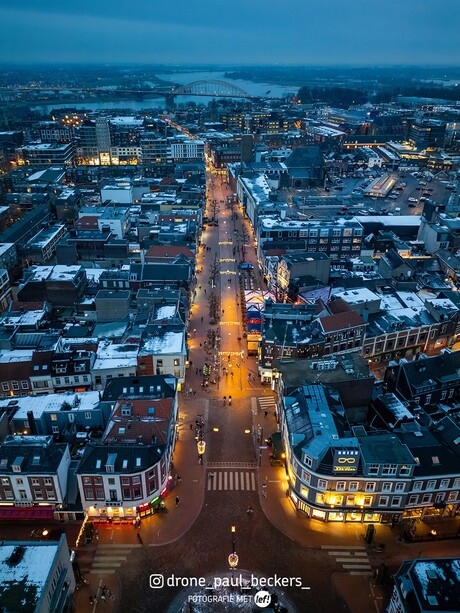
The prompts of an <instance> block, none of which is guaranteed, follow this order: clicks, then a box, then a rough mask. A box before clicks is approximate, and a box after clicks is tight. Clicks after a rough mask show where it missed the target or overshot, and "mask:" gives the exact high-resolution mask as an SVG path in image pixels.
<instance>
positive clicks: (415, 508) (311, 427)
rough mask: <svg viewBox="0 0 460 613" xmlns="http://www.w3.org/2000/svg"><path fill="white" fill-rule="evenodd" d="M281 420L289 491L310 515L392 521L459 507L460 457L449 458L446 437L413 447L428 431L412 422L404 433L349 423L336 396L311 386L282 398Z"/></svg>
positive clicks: (442, 513)
mask: <svg viewBox="0 0 460 613" xmlns="http://www.w3.org/2000/svg"><path fill="white" fill-rule="evenodd" d="M280 423H281V432H282V439H283V445H284V448H285V452H286V465H287V472H288V479H289V496H290V499H291V500H292V502H293V504H294V505H295V507H296V509H297V510H299V511H302V512H303V513H305V514H306V515H307V516H308V517H310V518H312V519H319V520H322V521H325V522H372V523H391V524H394V523H397V522H400V521H402V520H404V519H406V518H411V517H423V516H426V515H434V516H443V517H451V516H452V517H453V516H454V515H455V514H456V513H457V511H458V507H459V502H458V501H459V499H460V493H459V490H460V478H459V477H458V474H459V469H460V456H459V454H458V453H457V454H456V457H455V459H454V456H452V461H451V463H450V464H449V463H447V462H446V461H445V458H447V453H448V452H449V450H448V448H447V444H444V442H443V441H437V442H438V444H437V446H436V450H435V451H434V450H433V445H434V443H433V441H432V440H430V441H429V442H426V443H425V444H427V445H428V444H429V443H431V445H432V446H431V447H428V448H427V451H425V450H423V448H421V447H420V446H417V444H418V445H420V443H419V441H423V438H424V437H428V436H429V433H428V432H424V431H423V428H420V427H419V425H418V424H417V423H416V422H415V421H414V422H411V424H410V426H409V425H405V426H404V424H402V425H401V432H399V431H398V432H396V431H394V430H391V429H388V430H387V431H385V430H383V429H382V430H379V431H377V430H376V429H375V428H374V429H370V428H366V427H365V426H353V427H352V426H350V425H349V424H348V422H347V420H346V416H345V411H344V409H343V407H342V405H341V404H340V401H338V400H337V399H334V398H333V397H332V396H331V395H330V394H329V393H328V392H327V391H326V390H325V388H323V386H320V385H310V386H303V387H298V388H296V389H295V390H293V391H292V392H290V393H289V394H288V395H287V396H285V397H284V398H283V399H282V406H281V407H280ZM415 432H420V434H418V435H416V434H415ZM435 453H436V455H432V456H431V455H430V454H435ZM451 455H452V454H451ZM428 456H430V457H428ZM430 460H431V462H430Z"/></svg>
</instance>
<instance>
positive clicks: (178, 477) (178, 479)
mask: <svg viewBox="0 0 460 613" xmlns="http://www.w3.org/2000/svg"><path fill="white" fill-rule="evenodd" d="M181 479H182V477H181V476H180V475H176V481H177V483H180V480H181Z"/></svg>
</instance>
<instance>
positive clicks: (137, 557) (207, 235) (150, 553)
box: [120, 173, 346, 612]
mask: <svg viewBox="0 0 460 613" xmlns="http://www.w3.org/2000/svg"><path fill="white" fill-rule="evenodd" d="M230 193H231V192H230V190H229V188H228V186H227V185H226V184H225V183H224V182H223V181H222V178H221V176H219V175H211V174H210V173H208V202H210V203H212V201H213V200H217V201H218V203H219V206H220V210H219V212H218V214H217V217H218V220H219V226H218V227H215V226H208V227H207V228H206V230H205V231H204V232H203V234H202V237H201V244H202V245H206V247H207V248H210V249H203V248H201V249H200V251H199V255H198V259H197V270H202V272H201V273H199V275H198V279H197V286H196V298H195V301H194V305H193V309H192V316H191V321H190V329H191V330H192V331H193V330H196V333H193V332H192V334H191V341H190V360H191V361H192V364H193V366H192V368H191V369H190V371H189V372H190V376H189V377H188V379H187V385H190V386H191V387H193V388H194V389H196V390H197V396H196V399H194V402H196V406H197V414H198V413H199V414H203V415H204V417H203V419H204V421H205V426H204V429H205V431H206V436H205V439H206V443H207V445H206V452H205V455H204V465H203V471H205V473H206V485H205V488H206V492H205V503H204V506H203V508H202V511H201V513H200V516H199V518H198V520H197V521H196V522H195V523H194V524H193V526H192V527H191V528H190V530H189V531H188V532H187V533H186V534H185V535H184V536H183V537H182V538H180V539H179V540H178V541H176V542H175V543H174V544H171V545H166V546H162V547H148V548H143V549H142V548H141V549H137V550H134V551H133V553H132V555H131V557H130V561H129V565H125V566H124V567H123V570H122V572H121V575H120V578H121V583H122V601H121V603H120V610H122V611H124V610H128V609H127V608H125V607H129V610H130V611H136V612H141V611H151V610H152V605H153V603H155V610H158V611H166V610H167V609H168V606H169V605H170V603H171V601H172V600H173V599H174V598H176V597H177V594H178V592H180V589H179V588H165V589H162V590H158V591H154V592H153V591H152V590H150V589H149V588H148V576H149V574H150V573H154V572H161V573H163V574H164V575H166V576H169V575H171V574H172V573H174V574H175V575H176V576H184V577H189V576H197V575H199V576H204V575H206V576H209V575H211V576H217V575H219V576H220V575H221V574H222V573H226V572H228V562H227V558H228V555H229V554H230V553H231V550H232V538H231V534H232V533H231V526H235V527H236V533H235V534H236V541H235V542H236V551H237V554H238V556H239V559H240V563H239V567H238V568H239V569H240V568H241V569H242V570H244V571H248V572H250V573H251V572H252V573H258V574H260V575H264V576H266V577H272V576H273V575H274V574H275V573H276V574H277V575H278V576H280V575H281V576H283V577H299V580H301V581H302V583H303V585H304V586H308V587H311V589H310V590H308V591H303V590H302V589H300V588H299V587H296V588H289V589H285V595H286V597H287V599H288V600H289V601H290V602H291V603H293V604H292V605H289V607H288V610H289V611H293V612H294V611H304V610H306V609H305V606H307V607H308V610H311V611H319V610H327V611H346V608H345V606H344V604H343V602H342V601H341V599H340V598H339V597H338V596H337V595H336V593H335V592H334V590H331V577H332V574H333V573H334V572H335V571H337V564H336V561H335V559H334V558H332V557H331V556H329V555H328V554H327V551H322V550H321V549H316V548H315V549H313V548H312V549H307V548H305V547H302V546H301V545H299V544H297V543H296V542H295V541H293V540H292V539H290V538H288V537H286V536H285V535H284V534H282V533H281V532H279V531H278V530H277V529H276V528H275V527H274V526H273V525H272V524H271V523H270V522H269V521H268V519H267V518H266V517H265V515H264V513H263V511H262V508H261V506H260V503H259V499H260V496H261V495H262V483H261V482H260V481H261V480H260V478H259V475H258V471H257V457H256V455H257V454H256V450H255V447H254V438H253V436H252V427H253V413H252V406H253V402H252V401H253V399H254V398H258V397H264V396H271V395H272V392H271V390H269V389H267V388H262V387H261V386H260V384H259V382H258V379H257V380H256V381H255V382H254V380H251V381H250V382H249V381H248V378H247V375H248V373H251V375H254V374H256V373H257V363H256V359H257V358H255V357H250V358H248V357H247V354H246V351H245V353H244V358H243V357H242V354H241V350H242V349H243V348H244V349H245V347H244V344H243V343H244V340H243V328H242V321H241V310H240V308H241V307H240V304H239V287H238V282H237V279H238V257H239V256H238V254H241V247H242V237H243V224H247V221H244V220H243V219H242V215H241V211H239V210H238V206H235V212H236V213H237V216H236V220H232V211H231V209H229V208H227V207H226V198H227V195H229V194H230ZM221 201H224V203H223V204H222V203H221ZM206 216H208V217H210V216H211V210H210V208H209V207H208V210H207V211H206ZM246 234H247V235H249V227H248V226H247V225H246ZM249 236H251V235H249ZM234 246H235V247H237V254H236V255H237V257H234V255H233V247H234ZM215 254H217V256H218V259H219V261H220V264H221V273H220V275H219V279H218V282H217V289H218V291H219V292H220V297H221V304H222V310H223V314H222V318H221V321H220V322H219V326H218V328H219V330H220V336H221V351H220V354H219V356H220V362H221V365H220V375H221V379H220V381H219V384H218V388H219V389H217V384H216V385H214V386H211V387H212V389H211V391H210V392H209V393H208V392H206V391H205V390H204V389H203V388H202V387H201V386H200V384H199V382H200V378H199V376H198V377H197V374H196V369H197V368H201V367H202V365H203V364H204V362H205V361H207V360H209V356H208V354H206V353H205V351H204V348H203V347H202V346H201V347H200V343H201V344H203V339H204V338H205V337H206V332H207V329H208V328H209V323H208V321H207V319H208V306H207V299H208V296H209V289H210V287H211V286H210V285H209V266H210V264H211V263H212V261H213V259H214V257H215ZM245 259H246V261H250V262H252V263H253V264H254V265H256V258H255V250H254V249H253V248H252V238H249V239H248V241H247V243H246V246H245ZM229 280H231V282H230V283H229ZM205 290H206V293H205ZM201 318H203V322H202V321H201ZM239 339H241V340H239ZM229 356H230V360H229ZM224 366H225V368H226V371H227V373H233V375H232V374H227V375H225V374H224V373H223V367H224ZM189 381H190V383H189ZM224 396H226V397H227V401H226V404H225V405H224V402H223V397H224ZM229 396H232V405H231V406H229V404H228V398H229ZM203 407H205V408H203ZM273 421H274V420H273ZM216 427H218V428H219V431H218V432H214V431H213V429H214V428H216ZM274 427H275V426H274V425H273V426H272V428H274ZM267 428H268V426H267ZM267 434H268V431H267ZM257 453H258V451H257ZM210 475H212V476H210ZM238 480H239V487H238V488H237V487H236V484H237V482H238ZM243 483H244V489H242V487H241V486H242V484H243ZM185 502H186V501H184V502H181V504H183V503H185ZM249 506H250V507H252V509H253V510H254V514H253V515H248V513H247V509H248V507H249ZM318 568H321V572H320V573H318V572H317V569H318ZM215 610H216V611H217V610H218V609H217V608H216V609H215Z"/></svg>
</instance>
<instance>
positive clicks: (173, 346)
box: [139, 331, 185, 355]
mask: <svg viewBox="0 0 460 613" xmlns="http://www.w3.org/2000/svg"><path fill="white" fill-rule="evenodd" d="M184 345H185V342H184V332H183V331H181V332H173V331H168V332H165V333H164V334H161V333H159V334H157V335H155V336H149V337H148V338H146V339H145V341H144V342H143V344H142V348H141V350H140V351H139V355H149V354H154V355H165V354H178V353H183V352H184V351H185V347H184Z"/></svg>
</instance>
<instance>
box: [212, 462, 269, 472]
mask: <svg viewBox="0 0 460 613" xmlns="http://www.w3.org/2000/svg"><path fill="white" fill-rule="evenodd" d="M206 468H207V469H208V470H210V469H211V468H213V469H216V468H217V469H221V470H224V469H227V470H228V469H232V468H233V469H238V468H241V469H244V470H252V469H256V468H257V463H256V462H208V464H207V465H206Z"/></svg>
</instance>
